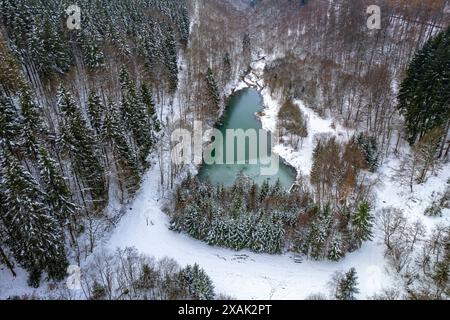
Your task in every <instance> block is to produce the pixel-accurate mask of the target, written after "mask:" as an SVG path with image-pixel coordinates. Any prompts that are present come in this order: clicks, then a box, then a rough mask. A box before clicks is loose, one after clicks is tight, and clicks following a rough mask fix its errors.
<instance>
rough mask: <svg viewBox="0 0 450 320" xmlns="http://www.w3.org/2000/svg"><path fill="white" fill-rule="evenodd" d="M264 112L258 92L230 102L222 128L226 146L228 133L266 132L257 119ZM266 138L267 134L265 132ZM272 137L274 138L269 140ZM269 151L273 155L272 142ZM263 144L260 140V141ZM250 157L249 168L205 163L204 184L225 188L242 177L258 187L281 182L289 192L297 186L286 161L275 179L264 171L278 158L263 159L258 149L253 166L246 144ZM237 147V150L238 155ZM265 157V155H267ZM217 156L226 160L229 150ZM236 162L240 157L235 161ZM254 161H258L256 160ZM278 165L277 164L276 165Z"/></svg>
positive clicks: (250, 91)
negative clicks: (232, 131)
mask: <svg viewBox="0 0 450 320" xmlns="http://www.w3.org/2000/svg"><path fill="white" fill-rule="evenodd" d="M259 111H262V97H261V95H260V94H259V92H258V91H257V90H255V89H243V90H241V91H239V92H237V93H236V94H235V95H234V96H233V97H232V98H231V99H230V102H229V105H228V107H227V110H226V114H225V117H224V119H223V123H222V124H221V125H220V127H219V128H218V129H219V131H220V132H221V133H222V134H223V137H224V141H223V144H224V146H225V145H226V143H227V139H226V130H227V129H243V130H248V129H256V130H260V129H262V125H261V122H260V121H259V119H258V118H257V117H256V116H255V113H257V112H259ZM264 133H265V134H267V132H265V131H264ZM269 137H270V136H269ZM268 140H269V142H268V150H269V151H270V150H271V148H270V138H268ZM258 142H259V138H258ZM245 149H246V156H245V160H246V161H245V163H246V164H237V161H235V164H212V165H209V164H206V163H203V165H202V167H201V169H200V172H199V177H200V178H201V179H204V180H208V181H209V182H211V183H213V184H223V185H224V186H230V185H233V183H234V181H235V180H236V177H237V176H238V175H239V174H240V173H241V174H244V175H246V176H248V177H250V178H252V179H253V180H254V181H255V182H256V183H258V184H262V183H263V182H264V180H268V181H269V183H271V184H274V183H275V182H276V181H277V180H278V179H279V180H280V182H281V184H282V185H283V186H284V187H285V188H289V187H290V186H291V185H292V183H294V181H295V178H296V172H295V170H294V169H293V168H292V167H290V166H288V165H286V164H284V163H283V161H282V159H279V165H277V166H278V168H279V169H278V170H277V172H276V173H275V174H271V175H263V174H262V172H263V171H262V169H263V168H268V167H269V165H268V163H270V161H275V160H274V159H276V157H275V156H273V155H271V154H270V152H269V154H268V155H263V156H262V155H261V154H260V153H261V152H260V151H261V150H260V149H259V148H258V151H259V152H258V154H257V159H256V160H257V164H249V160H250V157H249V149H250V145H249V143H248V142H247V143H246V147H245ZM236 150H237V147H236V146H235V151H236ZM263 153H264V152H263ZM213 156H215V157H216V158H220V159H226V156H227V154H226V147H224V148H223V152H221V150H220V149H219V150H217V151H216V152H215V153H213ZM235 160H237V159H236V157H235ZM252 160H254V158H253V159H252ZM274 163H275V164H276V161H275V162H274Z"/></svg>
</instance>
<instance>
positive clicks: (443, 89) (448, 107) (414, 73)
mask: <svg viewBox="0 0 450 320" xmlns="http://www.w3.org/2000/svg"><path fill="white" fill-rule="evenodd" d="M449 48H450V27H448V28H447V29H446V30H444V31H442V32H441V33H439V34H438V35H437V36H436V37H434V38H431V39H430V40H429V41H428V42H427V43H426V44H425V46H424V47H423V48H422V49H421V50H419V51H418V52H417V53H416V55H415V57H414V59H413V60H412V62H411V63H410V66H409V69H408V71H407V75H406V78H405V80H404V81H403V82H402V84H401V88H400V92H399V97H398V100H399V105H398V109H399V110H400V112H401V113H402V114H403V116H404V117H405V121H406V127H407V131H408V141H409V143H410V144H411V145H413V144H415V143H416V141H417V140H418V139H421V138H422V137H423V136H424V135H425V134H426V133H427V132H429V131H431V130H433V129H434V128H436V127H439V126H442V127H445V125H446V124H447V123H448V121H449V119H450V103H449V101H450V83H449V81H448V79H449V78H450V50H449ZM446 133H447V132H445V134H446Z"/></svg>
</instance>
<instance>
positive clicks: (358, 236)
mask: <svg viewBox="0 0 450 320" xmlns="http://www.w3.org/2000/svg"><path fill="white" fill-rule="evenodd" d="M351 222H352V227H353V239H354V241H355V245H356V246H357V247H358V248H359V247H361V245H362V243H363V241H368V240H372V228H373V217H372V215H371V213H370V206H369V204H368V203H367V202H362V203H360V204H359V206H358V209H357V211H356V212H355V213H354V215H353V217H352V221H351Z"/></svg>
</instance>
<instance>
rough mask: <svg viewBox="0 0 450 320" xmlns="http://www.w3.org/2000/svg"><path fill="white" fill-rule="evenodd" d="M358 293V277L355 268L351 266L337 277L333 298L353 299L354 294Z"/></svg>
mask: <svg viewBox="0 0 450 320" xmlns="http://www.w3.org/2000/svg"><path fill="white" fill-rule="evenodd" d="M358 293H359V289H358V277H357V275H356V270H355V268H351V269H350V270H349V271H348V272H347V273H346V274H345V275H344V276H341V277H339V278H338V281H337V287H336V293H335V298H336V299H337V300H355V299H356V298H355V295H356V294H358Z"/></svg>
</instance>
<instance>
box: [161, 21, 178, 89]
mask: <svg viewBox="0 0 450 320" xmlns="http://www.w3.org/2000/svg"><path fill="white" fill-rule="evenodd" d="M163 31H164V36H165V41H164V49H165V50H164V64H165V66H166V69H167V72H168V80H169V90H170V92H172V93H175V91H176V90H177V87H178V57H177V46H176V42H175V34H174V30H173V28H172V27H171V26H170V25H165V27H164V28H163Z"/></svg>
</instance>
